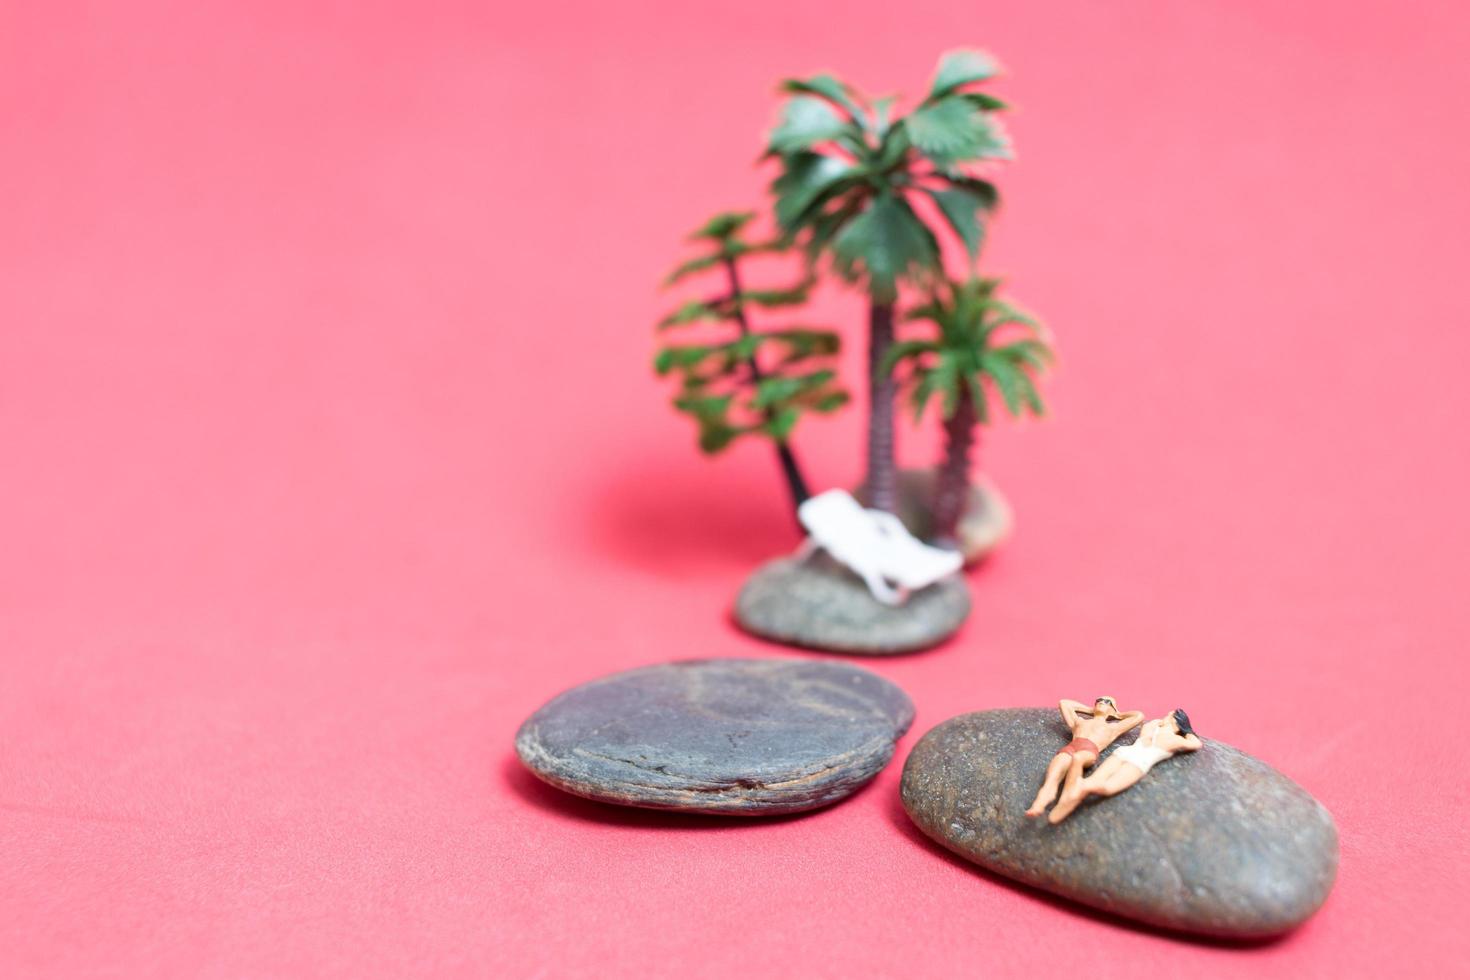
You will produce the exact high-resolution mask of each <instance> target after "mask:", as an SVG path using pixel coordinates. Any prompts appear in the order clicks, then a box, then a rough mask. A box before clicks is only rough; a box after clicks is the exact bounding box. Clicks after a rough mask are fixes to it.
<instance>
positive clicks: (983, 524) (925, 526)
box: [858, 467, 1015, 565]
mask: <svg viewBox="0 0 1470 980" xmlns="http://www.w3.org/2000/svg"><path fill="white" fill-rule="evenodd" d="M935 479H936V471H935V469H934V468H932V467H931V468H928V469H921V470H900V471H899V473H898V482H897V488H898V507H897V509H898V514H897V516H898V519H899V520H901V521H903V523H904V526H905V527H907V528H908V529H909V533H911V534H913V535H914V536H915V537H919V538H923V539H924V540H926V541H928V540H930V539H931V537H932V534H933V530H934V528H933V524H932V522H931V518H932V515H931V514H930V511H929V508H930V506H931V505H932V503H933V501H934V481H935ZM858 496H859V497H861V496H862V495H861V492H859V494H858ZM1014 525H1015V517H1014V514H1013V512H1012V511H1011V505H1010V503H1009V502H1008V501H1007V500H1006V498H1005V497H1004V496H1003V495H1002V494H1001V492H1000V490H998V489H997V488H996V486H995V484H994V483H991V482H990V481H989V480H988V479H986V478H985V477H983V476H982V477H980V478H978V479H976V480H975V481H974V482H973V483H972V484H971V485H970V493H969V498H968V500H967V501H966V504H965V510H964V513H962V514H961V515H960V526H959V529H958V531H959V542H958V543H959V548H960V552H961V553H962V554H963V555H964V556H965V564H966V565H973V564H975V563H976V562H978V561H980V560H981V559H983V558H985V557H986V556H987V555H989V554H990V553H991V552H992V551H994V550H995V549H996V548H999V547H1000V546H1001V545H1002V544H1003V543H1004V542H1005V540H1006V539H1007V538H1008V537H1010V535H1011V528H1012V527H1013V526H1014Z"/></svg>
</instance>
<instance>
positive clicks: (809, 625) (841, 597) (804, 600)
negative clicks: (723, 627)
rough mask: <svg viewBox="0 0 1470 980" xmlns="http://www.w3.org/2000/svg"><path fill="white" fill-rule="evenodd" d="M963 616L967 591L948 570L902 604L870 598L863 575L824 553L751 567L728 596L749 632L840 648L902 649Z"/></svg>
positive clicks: (924, 643)
mask: <svg viewBox="0 0 1470 980" xmlns="http://www.w3.org/2000/svg"><path fill="white" fill-rule="evenodd" d="M969 614H970V590H969V588H968V587H967V586H966V585H965V581H964V579H963V578H962V577H961V576H959V575H952V576H950V577H949V578H947V579H944V580H943V581H941V582H936V583H935V584H934V585H931V586H929V587H927V588H924V589H920V590H919V591H918V592H915V593H914V594H913V595H911V596H909V600H908V602H907V603H905V604H904V605H902V606H885V605H883V603H881V602H879V601H878V600H877V599H874V598H873V596H872V594H871V593H869V592H868V587H867V586H866V585H864V584H863V581H862V579H860V578H858V577H857V576H856V575H854V574H852V572H850V571H848V570H847V569H846V568H844V567H843V566H841V565H839V564H838V563H837V562H835V561H833V560H832V559H831V558H829V557H827V556H826V555H825V554H824V553H822V552H818V553H816V554H814V555H812V556H811V557H809V558H807V559H805V560H802V559H797V558H778V559H776V560H775V561H772V562H767V563H766V564H765V565H762V566H761V567H760V568H758V569H756V571H755V574H753V575H751V577H750V578H749V579H747V580H746V582H745V585H744V587H742V588H741V590H740V595H739V596H737V597H736V599H735V621H736V622H737V623H739V624H740V625H741V626H742V627H743V628H744V629H746V630H748V631H749V632H751V633H754V634H755V635H756V636H760V637H764V638H766V639H768V640H776V641H777V642H779V643H789V644H792V645H794V646H800V647H812V648H814V649H818V650H835V651H837V652H839V653H861V654H889V653H908V652H911V651H914V650H923V649H925V648H927V647H932V646H934V645H935V644H937V643H939V642H940V641H942V640H945V639H947V638H948V637H949V636H951V635H952V634H953V633H954V632H955V630H957V629H959V628H960V625H961V624H962V623H964V621H965V617H966V616H968V615H969Z"/></svg>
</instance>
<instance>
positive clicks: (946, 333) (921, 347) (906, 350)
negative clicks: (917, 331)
mask: <svg viewBox="0 0 1470 980" xmlns="http://www.w3.org/2000/svg"><path fill="white" fill-rule="evenodd" d="M999 287H1000V281H999V280H998V279H970V280H967V281H965V282H962V283H961V282H953V281H951V282H947V283H946V284H944V285H943V286H941V287H940V288H939V289H937V290H936V291H935V295H934V298H933V299H932V300H931V301H930V302H929V303H926V304H925V305H923V306H920V307H918V308H916V309H915V310H913V311H912V312H911V313H910V314H909V317H908V319H911V320H924V321H928V322H929V323H931V324H932V325H933V326H934V328H935V330H934V335H933V336H932V337H929V338H925V339H922V340H905V341H901V342H899V343H896V344H894V345H893V346H892V347H891V348H890V349H889V351H888V356H887V358H886V359H885V362H884V367H885V369H887V370H888V371H889V372H891V376H893V377H894V378H898V376H899V374H900V373H902V374H903V375H904V376H903V378H902V380H901V381H900V383H901V384H902V385H903V386H904V387H906V388H907V389H908V390H909V392H910V393H911V397H912V401H913V406H914V415H915V417H916V418H917V417H920V416H922V415H923V414H924V409H925V407H926V406H927V405H928V404H929V402H930V400H931V399H932V398H933V397H934V396H935V395H938V396H939V404H940V414H941V417H942V418H943V420H944V433H945V446H944V459H943V461H942V462H941V463H940V466H939V476H938V479H937V480H936V481H935V490H934V502H933V505H932V506H933V511H932V513H933V515H934V525H933V526H934V532H933V533H934V537H935V539H936V540H939V541H945V542H953V541H955V540H956V539H957V537H958V529H959V522H960V515H961V514H962V513H963V511H964V507H965V501H966V499H967V498H968V496H969V490H970V454H971V451H972V450H973V448H974V444H975V429H976V426H977V424H989V422H990V420H991V412H990V409H989V407H988V402H987V398H986V389H987V387H989V388H990V389H993V390H994V391H995V393H996V394H998V395H999V396H1000V403H1001V405H1002V406H1003V407H1004V408H1005V410H1006V411H1007V412H1008V413H1010V414H1011V415H1014V416H1019V415H1022V414H1024V413H1026V412H1030V413H1031V414H1032V415H1036V416H1040V415H1042V414H1043V413H1044V412H1045V410H1046V409H1045V406H1044V405H1043V404H1042V401H1041V394H1040V393H1039V392H1038V391H1037V389H1036V376H1037V375H1039V374H1040V373H1041V372H1042V371H1044V370H1045V369H1046V368H1047V366H1048V365H1049V364H1050V363H1051V361H1052V350H1051V347H1050V346H1049V345H1048V344H1047V341H1046V334H1045V331H1044V329H1043V328H1042V327H1041V325H1040V324H1039V323H1037V322H1036V320H1034V319H1032V318H1031V317H1030V316H1029V315H1028V314H1026V313H1023V312H1022V311H1021V310H1019V309H1017V308H1016V307H1014V306H1011V305H1010V304H1009V303H1007V302H1005V301H1004V300H1001V299H999V298H998V297H997V296H996V292H997V291H998V289H999ZM900 366H902V367H905V368H906V369H907V370H906V371H905V372H897V371H895V370H894V369H896V368H899V367H900Z"/></svg>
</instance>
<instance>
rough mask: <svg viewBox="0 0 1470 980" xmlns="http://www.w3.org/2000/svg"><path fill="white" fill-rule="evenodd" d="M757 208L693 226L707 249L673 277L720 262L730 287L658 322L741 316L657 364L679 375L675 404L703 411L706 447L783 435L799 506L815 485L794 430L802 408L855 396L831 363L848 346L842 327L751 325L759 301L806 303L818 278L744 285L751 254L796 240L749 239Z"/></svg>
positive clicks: (778, 440) (670, 349)
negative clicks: (782, 285)
mask: <svg viewBox="0 0 1470 980" xmlns="http://www.w3.org/2000/svg"><path fill="white" fill-rule="evenodd" d="M752 218H754V215H753V214H751V213H749V212H726V213H722V214H717V215H715V216H714V217H713V218H711V219H710V220H709V221H708V222H706V223H705V225H704V227H702V228H700V229H699V230H698V231H696V232H695V233H694V234H693V235H692V236H690V237H691V240H692V241H695V242H698V243H701V244H704V245H706V249H705V251H704V252H703V254H701V255H698V256H696V257H694V258H692V259H689V260H688V261H686V262H683V263H681V264H680V265H679V266H678V267H677V268H675V269H674V271H673V272H672V273H670V275H669V277H668V279H667V281H666V285H673V284H675V283H679V282H682V281H684V280H685V279H687V278H689V277H691V276H694V275H696V274H698V273H702V272H706V271H710V270H715V269H719V270H720V271H722V272H723V273H724V277H725V283H726V288H725V291H724V292H722V293H720V294H718V295H715V296H710V297H706V298H704V299H695V300H690V301H688V302H686V303H684V304H682V305H681V306H680V307H679V308H678V309H676V310H675V311H674V312H672V313H670V314H669V315H668V316H666V317H664V319H663V320H662V322H660V324H659V329H660V330H667V329H671V328H676V327H689V326H692V325H695V324H699V323H709V322H720V323H725V324H729V325H732V326H733V327H734V333H733V335H728V336H725V337H723V338H720V339H716V340H710V341H707V342H703V343H684V344H665V345H664V346H663V347H661V348H660V350H659V352H658V354H657V356H656V357H655V358H654V365H653V366H654V371H655V372H656V373H657V374H659V375H660V376H664V375H675V376H677V377H678V378H679V379H680V384H679V389H678V393H677V394H676V395H675V397H674V407H675V408H677V409H678V410H679V411H681V412H684V413H686V414H688V415H689V416H691V417H692V418H693V419H694V420H695V422H696V424H697V425H698V426H699V448H700V449H701V450H703V451H704V452H706V453H709V454H712V455H713V454H715V453H719V452H721V451H723V450H724V449H725V448H727V447H728V446H729V445H730V444H731V443H733V442H734V441H735V440H736V439H738V438H740V437H741V436H746V435H757V436H765V437H766V438H769V439H770V440H771V441H772V442H773V443H774V444H775V447H776V457H777V460H778V462H779V463H780V466H781V472H782V474H783V476H784V477H785V479H786V486H787V489H788V491H789V492H790V494H791V502H792V507H793V508H794V507H796V506H798V505H800V504H801V502H802V501H804V500H806V499H807V497H808V496H809V495H810V491H809V489H808V486H807V482H806V477H805V476H804V475H803V473H802V471H801V466H800V465H799V464H798V463H797V461H796V453H795V452H794V451H793V450H792V448H791V431H792V429H793V428H795V426H796V423H797V421H798V420H799V419H800V418H801V416H802V414H803V413H806V412H819V413H825V412H832V411H835V410H836V409H838V408H840V407H841V406H842V405H844V404H846V403H847V401H848V396H847V393H846V392H845V391H843V390H842V389H841V388H840V387H838V386H837V384H836V383H835V379H836V373H835V372H834V371H833V369H832V367H831V365H830V363H828V362H830V360H831V357H832V355H835V354H836V353H837V351H838V349H839V344H840V341H839V339H838V337H837V335H836V334H835V333H833V332H832V331H830V330H814V329H811V328H808V327H786V328H784V329H780V330H761V331H758V330H756V329H754V328H753V327H752V326H751V321H750V315H749V309H750V308H751V307H763V308H773V307H789V306H796V305H799V304H801V303H804V302H806V298H807V291H808V289H809V286H810V283H809V282H807V281H803V282H800V283H798V284H797V285H796V286H794V287H791V288H789V289H772V290H755V289H747V288H745V286H744V284H743V282H742V280H741V276H740V262H741V259H742V258H744V257H745V256H748V255H751V254H755V253H760V252H773V251H774V252H779V251H783V250H785V249H787V248H789V242H785V241H777V242H750V241H747V240H746V239H745V238H744V237H742V236H743V232H744V229H745V228H746V226H747V225H748V224H749V223H750V221H751V219H752ZM763 357H764V358H765V362H764V363H763V361H762V358H763ZM814 365H815V366H814Z"/></svg>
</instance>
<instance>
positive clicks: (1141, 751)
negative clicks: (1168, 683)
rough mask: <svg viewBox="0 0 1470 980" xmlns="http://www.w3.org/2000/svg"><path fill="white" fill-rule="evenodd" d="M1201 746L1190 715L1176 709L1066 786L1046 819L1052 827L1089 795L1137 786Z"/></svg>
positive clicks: (1102, 794)
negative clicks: (1170, 761) (1155, 770)
mask: <svg viewBox="0 0 1470 980" xmlns="http://www.w3.org/2000/svg"><path fill="white" fill-rule="evenodd" d="M1203 744H1204V743H1203V742H1201V741H1200V737H1199V736H1198V735H1196V734H1195V733H1194V729H1193V728H1192V727H1190V724H1189V715H1187V714H1185V713H1184V709H1183V708H1175V709H1174V710H1173V711H1171V712H1169V713H1168V714H1167V715H1165V716H1164V717H1162V718H1155V719H1154V720H1153V721H1151V722H1149V723H1148V724H1147V725H1144V726H1143V729H1142V730H1141V731H1140V732H1139V733H1138V738H1137V739H1135V740H1134V742H1133V743H1132V744H1131V745H1120V746H1118V748H1117V749H1115V750H1114V751H1113V754H1112V755H1110V756H1108V758H1107V760H1106V761H1105V762H1103V764H1102V765H1100V766H1098V767H1097V768H1096V769H1094V770H1093V771H1092V773H1091V774H1089V775H1088V776H1087V777H1086V778H1084V779H1080V780H1078V781H1077V782H1076V783H1075V784H1070V783H1069V784H1068V786H1067V787H1066V788H1065V789H1063V790H1062V798H1061V800H1060V801H1059V802H1058V803H1057V805H1056V806H1055V807H1053V808H1052V811H1051V815H1050V816H1049V817H1047V819H1048V820H1049V821H1051V822H1052V823H1054V824H1057V823H1061V822H1062V821H1063V820H1065V819H1067V815H1068V814H1070V813H1071V812H1072V811H1073V810H1075V809H1077V807H1078V805H1079V804H1081V803H1082V801H1083V800H1085V799H1087V797H1089V796H1115V795H1117V794H1118V793H1121V792H1123V791H1124V790H1125V789H1128V788H1129V787H1130V786H1132V785H1134V784H1135V783H1137V782H1138V781H1139V780H1140V779H1142V778H1143V777H1144V776H1146V775H1148V771H1149V770H1150V769H1152V768H1153V767H1154V766H1156V765H1158V764H1159V763H1160V762H1163V761H1164V760H1165V759H1168V758H1171V757H1173V756H1174V755H1176V754H1178V753H1180V752H1193V751H1195V750H1196V749H1198V748H1199V747H1200V746H1201V745H1203Z"/></svg>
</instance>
